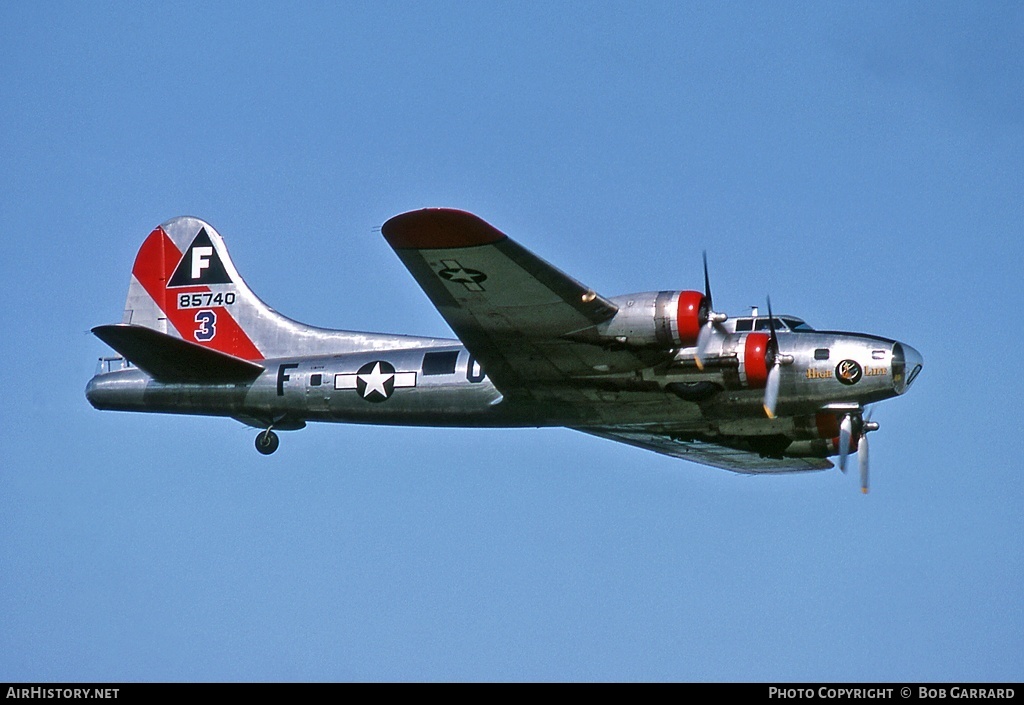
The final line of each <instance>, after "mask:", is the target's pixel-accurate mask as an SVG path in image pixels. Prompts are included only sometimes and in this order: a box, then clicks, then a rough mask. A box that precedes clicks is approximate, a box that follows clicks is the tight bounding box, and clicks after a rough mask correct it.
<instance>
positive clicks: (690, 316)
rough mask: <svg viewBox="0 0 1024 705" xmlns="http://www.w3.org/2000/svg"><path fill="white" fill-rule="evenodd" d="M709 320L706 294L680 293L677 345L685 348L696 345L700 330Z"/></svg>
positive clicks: (694, 292)
mask: <svg viewBox="0 0 1024 705" xmlns="http://www.w3.org/2000/svg"><path fill="white" fill-rule="evenodd" d="M707 320H708V319H707V311H706V310H705V306H704V294H702V293H700V292H699V291H680V292H679V301H678V303H677V305H676V330H677V331H678V339H677V344H678V345H681V346H682V347H684V348H688V347H690V346H693V345H696V344H697V336H698V335H700V328H701V326H703V325H704V324H705V323H707Z"/></svg>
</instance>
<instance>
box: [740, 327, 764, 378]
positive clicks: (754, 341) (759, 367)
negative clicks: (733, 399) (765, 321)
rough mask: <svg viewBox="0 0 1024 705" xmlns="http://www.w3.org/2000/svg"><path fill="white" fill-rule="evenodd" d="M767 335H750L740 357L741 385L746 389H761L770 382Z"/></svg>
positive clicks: (744, 342)
mask: <svg viewBox="0 0 1024 705" xmlns="http://www.w3.org/2000/svg"><path fill="white" fill-rule="evenodd" d="M769 340H771V336H769V335H768V334H767V333H748V334H747V339H746V340H744V341H743V354H742V355H741V356H740V383H741V384H742V385H743V386H744V387H748V388H751V389H759V388H761V387H764V385H765V384H766V383H767V382H768V360H767V356H768V341H769Z"/></svg>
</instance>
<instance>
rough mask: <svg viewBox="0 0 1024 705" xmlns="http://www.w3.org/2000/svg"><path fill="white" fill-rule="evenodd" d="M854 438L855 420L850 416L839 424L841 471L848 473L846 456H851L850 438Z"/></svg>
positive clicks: (845, 417)
mask: <svg viewBox="0 0 1024 705" xmlns="http://www.w3.org/2000/svg"><path fill="white" fill-rule="evenodd" d="M851 436H853V418H851V416H850V415H849V414H847V415H846V416H844V417H843V421H842V423H841V424H839V469H840V470H842V471H843V472H846V456H847V455H849V454H850V438H851Z"/></svg>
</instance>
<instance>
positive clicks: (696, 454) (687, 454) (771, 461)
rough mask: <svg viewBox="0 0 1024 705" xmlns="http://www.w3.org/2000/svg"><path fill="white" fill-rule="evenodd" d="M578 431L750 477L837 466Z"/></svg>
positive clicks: (635, 434)
mask: <svg viewBox="0 0 1024 705" xmlns="http://www.w3.org/2000/svg"><path fill="white" fill-rule="evenodd" d="M576 430H577V431H583V432H584V433H589V434H590V435H592V436H599V437H600V438H607V439H608V440H610V441H618V442H619V443H628V444H629V445H631V446H636V447H637V448H645V449H647V450H653V451H654V452H655V453H661V454H662V455H669V456H672V457H673V458H682V459H683V460H690V461H692V462H694V463H700V464H702V465H711V466H713V467H716V468H722V469H723V470H731V471H732V472H739V473H744V474H746V475H760V474H764V473H773V474H779V473H789V472H807V471H810V470H827V469H828V468H831V467H834V466H833V465H832V463H831V462H830V461H828V460H825V459H824V458H764V457H761V455H759V454H758V453H755V452H752V451H749V450H738V449H736V448H729V447H726V446H720V445H716V444H714V443H708V442H706V441H697V440H692V441H689V440H677V439H675V438H673V437H672V436H666V435H660V434H656V433H644V432H639V431H617V430H615V431H613V430H606V429H593V428H577V429H576Z"/></svg>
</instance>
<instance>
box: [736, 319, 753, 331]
mask: <svg viewBox="0 0 1024 705" xmlns="http://www.w3.org/2000/svg"><path fill="white" fill-rule="evenodd" d="M752 330H754V322H753V321H752V320H750V319H749V318H741V319H740V320H738V321H736V332H737V333H746V332H748V331H752Z"/></svg>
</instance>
